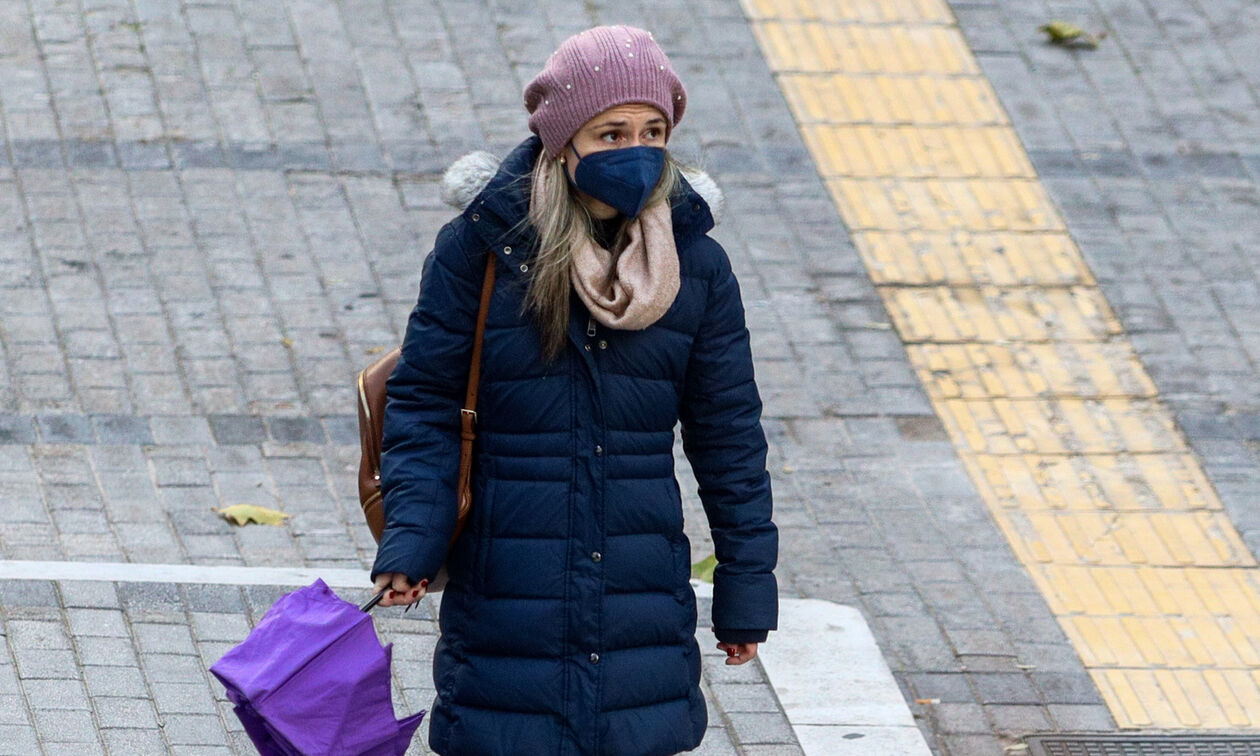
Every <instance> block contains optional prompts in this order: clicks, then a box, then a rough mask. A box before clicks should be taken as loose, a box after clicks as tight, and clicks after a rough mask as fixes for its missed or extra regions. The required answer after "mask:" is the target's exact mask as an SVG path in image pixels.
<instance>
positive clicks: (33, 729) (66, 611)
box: [0, 581, 801, 756]
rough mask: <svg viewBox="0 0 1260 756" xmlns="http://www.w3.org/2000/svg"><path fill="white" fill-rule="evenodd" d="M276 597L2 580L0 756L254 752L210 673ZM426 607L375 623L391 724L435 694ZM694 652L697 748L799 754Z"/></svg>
mask: <svg viewBox="0 0 1260 756" xmlns="http://www.w3.org/2000/svg"><path fill="white" fill-rule="evenodd" d="M285 590H288V589H279V588H268V587H249V588H238V587H236V586H227V585H159V584H148V583H119V584H114V583H102V582H78V581H62V582H57V583H53V582H31V581H25V582H14V581H0V635H2V636H3V637H4V638H6V639H7V644H6V645H5V646H4V647H3V649H0V754H4V756H30V755H31V754H36V753H41V752H42V753H44V754H63V753H64V754H76V755H79V756H83V755H86V754H107V753H108V754H119V755H120V756H121V755H124V754H125V755H126V756H159V755H160V754H189V755H191V754H197V756H211V755H213V754H222V755H223V756H230V754H245V753H252V752H253V747H252V746H251V745H250V742H249V739H248V737H247V736H246V735H245V733H244V731H243V730H242V728H241V726H240V723H239V721H238V720H237V718H236V716H235V715H234V714H233V713H232V704H231V703H230V702H229V701H228V700H227V699H226V696H225V695H224V692H223V688H222V686H221V685H220V684H219V683H218V681H217V680H214V679H213V678H212V676H211V675H210V674H209V672H208V668H209V666H210V665H211V664H213V663H214V662H215V661H216V660H217V659H218V658H219V657H220V656H221V655H222V654H223V653H224V652H226V651H227V650H228V649H229V648H231V647H232V646H233V645H235V644H236V643H237V642H239V641H240V639H241V638H242V637H244V636H245V634H247V633H248V632H249V628H250V627H251V626H252V625H253V624H254V623H256V622H257V621H258V620H259V618H261V617H262V615H263V613H264V612H266V610H267V608H268V607H269V606H270V605H271V604H272V602H274V601H275V600H276V599H277V598H279V596H280V595H281V594H282V593H283V592H284V591H285ZM368 595H369V594H368V592H366V591H364V592H362V595H359V596H347V598H354V599H356V600H362V599H365V598H367V596H368ZM424 609H425V610H422V611H417V612H412V613H409V614H407V615H401V614H398V613H391V614H389V615H387V616H385V617H377V619H376V626H377V629H378V632H379V633H380V634H381V635H383V636H384V637H386V638H388V641H389V642H391V643H393V646H394V648H393V660H394V663H393V673H394V674H393V676H394V689H393V696H394V704H395V709H396V711H397V712H398V714H399V715H400V716H402V715H405V714H411V713H414V712H416V711H419V710H420V709H426V708H427V707H428V706H429V705H430V703H431V702H432V700H433V696H434V691H433V686H432V679H431V676H430V671H429V669H430V666H431V665H430V662H431V660H432V657H433V648H434V644H435V642H436V639H437V622H436V619H435V618H434V617H433V616H432V615H431V613H430V612H429V611H427V609H428V607H427V606H425V607H424ZM700 632H701V633H704V634H708V632H709V631H708V629H707V628H702V629H701V631H700ZM703 653H704V659H703V664H704V669H705V683H704V685H705V688H706V693H707V694H708V698H709V700H710V705H711V710H710V720H711V721H710V725H711V726H710V729H709V732H708V734H707V735H706V737H705V740H704V744H703V745H702V746H701V747H700V748H698V749H697V750H695V751H693V752H692V753H696V754H712V755H715V756H716V755H721V756H728V755H730V754H740V753H742V754H745V755H746V756H753V755H754V754H761V755H763V756H771V754H773V755H774V756H793V755H794V754H797V755H799V754H800V753H801V751H800V749H799V748H798V747H796V746H795V745H793V743H794V742H795V739H794V738H793V736H792V734H791V730H790V727H789V726H788V724H787V720H786V719H784V717H783V713H782V711H781V709H780V708H779V705H778V701H777V700H776V699H775V698H774V694H773V691H772V690H771V688H770V687H769V685H768V684H766V681H765V678H764V676H762V675H761V674H760V670H759V668H755V667H753V666H745V667H742V668H735V667H729V666H726V664H725V659H726V654H724V653H722V652H721V651H718V650H717V649H716V648H713V649H706V650H705V651H704V652H703ZM750 671H751V674H750ZM715 694H716V698H718V699H719V700H721V701H722V704H721V706H720V707H719V706H718V705H716V704H714V703H713V700H714V698H715ZM427 737H428V720H427V718H426V719H424V720H422V722H421V727H420V730H419V732H418V734H417V736H416V738H415V740H414V741H413V747H412V749H411V750H410V751H409V753H426V752H427V751H426V750H425V749H424V747H423V744H424V742H425V740H426V739H427ZM735 743H741V744H742V746H741V748H740V749H738V750H737V748H736V746H735Z"/></svg>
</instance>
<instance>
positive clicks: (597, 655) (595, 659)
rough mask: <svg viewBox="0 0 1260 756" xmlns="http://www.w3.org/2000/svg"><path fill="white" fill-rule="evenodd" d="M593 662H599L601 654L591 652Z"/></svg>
mask: <svg viewBox="0 0 1260 756" xmlns="http://www.w3.org/2000/svg"><path fill="white" fill-rule="evenodd" d="M591 664H599V654H591Z"/></svg>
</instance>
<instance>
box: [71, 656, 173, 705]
mask: <svg viewBox="0 0 1260 756" xmlns="http://www.w3.org/2000/svg"><path fill="white" fill-rule="evenodd" d="M118 662H119V663H120V664H125V663H128V662H131V663H134V659H130V660H129V659H127V658H126V657H124V658H123V659H119V660H118ZM83 682H84V684H85V685H86V686H87V690H88V694H89V695H91V696H92V699H93V700H97V699H100V698H130V699H143V698H146V697H148V696H149V695H150V690H149V688H148V687H146V685H145V682H144V677H143V676H142V675H141V674H140V669H139V667H133V666H91V665H89V666H85V667H83ZM159 684H160V683H155V685H159Z"/></svg>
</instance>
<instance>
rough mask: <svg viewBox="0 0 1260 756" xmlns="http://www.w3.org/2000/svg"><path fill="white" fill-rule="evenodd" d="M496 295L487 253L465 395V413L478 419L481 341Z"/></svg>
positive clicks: (492, 272)
mask: <svg viewBox="0 0 1260 756" xmlns="http://www.w3.org/2000/svg"><path fill="white" fill-rule="evenodd" d="M493 295H494V253H493V252H487V253H486V275H485V279H484V280H483V281H482V283H481V307H480V309H478V310H477V332H476V334H475V335H474V336H473V350H472V364H471V365H469V367H468V394H467V395H466V396H465V397H464V410H465V413H468V412H471V413H472V415H473V420H474V421H475V420H476V419H477V386H478V384H480V383H481V341H482V338H483V337H484V336H485V334H486V315H487V314H489V312H490V298H491V296H493Z"/></svg>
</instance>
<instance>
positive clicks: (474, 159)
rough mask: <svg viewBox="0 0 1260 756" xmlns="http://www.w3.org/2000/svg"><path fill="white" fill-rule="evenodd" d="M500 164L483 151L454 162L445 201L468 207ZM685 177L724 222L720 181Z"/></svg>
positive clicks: (695, 174)
mask: <svg viewBox="0 0 1260 756" xmlns="http://www.w3.org/2000/svg"><path fill="white" fill-rule="evenodd" d="M499 163H500V160H499V158H498V157H496V156H495V155H492V154H491V153H489V152H484V151H480V150H479V151H477V152H470V153H468V154H467V155H464V156H463V157H461V158H459V159H458V160H456V161H455V162H454V163H451V167H449V168H447V169H446V173H444V174H443V175H442V201H443V202H445V203H446V204H448V205H450V206H451V207H454V208H456V209H457V210H463V209H464V208H466V207H468V206H469V205H470V204H472V201H473V199H474V198H476V196H477V195H478V194H480V193H481V190H482V189H484V188H485V187H486V184H489V183H490V179H492V178H494V174H495V173H497V172H498V170H499ZM683 177H684V178H686V179H687V183H689V184H691V188H692V189H695V190H696V194H699V195H700V197H701V198H702V199H703V200H704V202H705V204H707V205H708V206H709V213H710V215H712V216H713V223H714V224H715V225H716V224H717V223H718V222H719V221H721V218H722V209H723V204H724V202H725V198H724V197H723V196H722V190H721V189H720V188H718V185H717V182H715V181H714V180H713V179H712V178H711V177H710V176H709V174H708V173H705V172H704V171H702V170H699V169H696V170H684V171H683Z"/></svg>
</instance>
